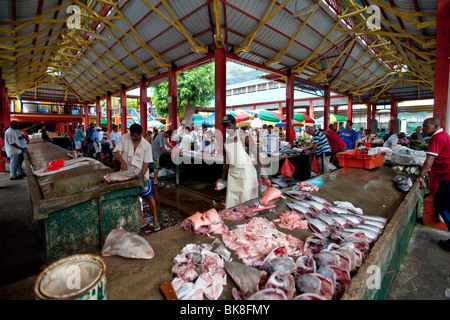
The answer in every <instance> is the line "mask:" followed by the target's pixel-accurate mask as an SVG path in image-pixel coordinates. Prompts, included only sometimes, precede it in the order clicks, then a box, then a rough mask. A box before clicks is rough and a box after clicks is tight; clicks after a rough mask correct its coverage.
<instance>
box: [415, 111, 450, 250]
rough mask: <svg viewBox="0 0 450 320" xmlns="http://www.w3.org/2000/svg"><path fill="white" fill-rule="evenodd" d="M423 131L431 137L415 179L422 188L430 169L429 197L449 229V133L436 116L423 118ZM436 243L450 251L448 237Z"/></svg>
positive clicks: (424, 185)
mask: <svg viewBox="0 0 450 320" xmlns="http://www.w3.org/2000/svg"><path fill="white" fill-rule="evenodd" d="M423 132H424V133H426V134H427V135H429V136H431V139H430V143H429V146H428V150H427V157H426V159H425V162H424V164H423V166H422V169H421V170H420V172H419V176H418V177H417V181H418V182H419V183H420V187H421V188H422V189H423V188H425V187H426V183H425V181H426V179H427V174H428V171H430V197H434V206H435V208H436V211H437V212H438V213H439V214H440V215H441V217H442V219H443V220H444V222H445V225H446V226H447V229H448V230H449V231H450V201H449V200H448V199H449V198H450V135H449V134H448V133H446V132H445V131H443V129H442V128H441V122H440V120H439V119H438V118H428V119H425V121H424V122H423ZM438 244H439V246H441V247H443V248H444V249H445V250H448V251H450V239H448V240H445V241H444V240H440V241H439V242H438Z"/></svg>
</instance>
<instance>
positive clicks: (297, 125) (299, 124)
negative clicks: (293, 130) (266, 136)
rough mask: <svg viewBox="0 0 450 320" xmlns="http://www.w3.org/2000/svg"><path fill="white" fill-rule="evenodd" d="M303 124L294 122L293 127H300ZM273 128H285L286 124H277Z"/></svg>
mask: <svg viewBox="0 0 450 320" xmlns="http://www.w3.org/2000/svg"><path fill="white" fill-rule="evenodd" d="M302 126H303V123H301V122H300V121H297V120H294V127H302ZM275 127H281V128H286V122H278V123H276V124H275Z"/></svg>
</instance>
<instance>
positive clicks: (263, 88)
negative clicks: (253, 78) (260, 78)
mask: <svg viewBox="0 0 450 320" xmlns="http://www.w3.org/2000/svg"><path fill="white" fill-rule="evenodd" d="M260 90H267V83H262V84H258V91H260Z"/></svg>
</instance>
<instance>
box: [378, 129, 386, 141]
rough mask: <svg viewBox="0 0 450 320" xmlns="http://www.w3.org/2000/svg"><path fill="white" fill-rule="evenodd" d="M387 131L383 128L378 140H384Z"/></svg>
mask: <svg viewBox="0 0 450 320" xmlns="http://www.w3.org/2000/svg"><path fill="white" fill-rule="evenodd" d="M386 133H387V132H386V129H385V128H381V130H380V133H379V134H378V135H377V138H379V139H383V138H384V136H385V135H386Z"/></svg>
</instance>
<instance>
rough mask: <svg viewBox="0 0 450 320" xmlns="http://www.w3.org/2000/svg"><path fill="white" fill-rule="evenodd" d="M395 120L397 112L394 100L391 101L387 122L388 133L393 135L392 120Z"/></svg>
mask: <svg viewBox="0 0 450 320" xmlns="http://www.w3.org/2000/svg"><path fill="white" fill-rule="evenodd" d="M395 119H397V110H396V108H395V100H394V99H391V119H390V121H389V132H390V133H394V120H395Z"/></svg>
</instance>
